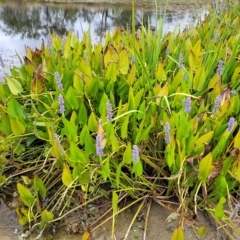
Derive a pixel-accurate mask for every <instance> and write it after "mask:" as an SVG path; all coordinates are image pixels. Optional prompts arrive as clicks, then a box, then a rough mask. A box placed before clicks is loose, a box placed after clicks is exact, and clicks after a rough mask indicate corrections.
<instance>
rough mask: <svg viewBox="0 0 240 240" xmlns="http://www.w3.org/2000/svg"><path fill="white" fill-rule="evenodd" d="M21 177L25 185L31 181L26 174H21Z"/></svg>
mask: <svg viewBox="0 0 240 240" xmlns="http://www.w3.org/2000/svg"><path fill="white" fill-rule="evenodd" d="M21 178H22V180H23V182H24V184H26V185H30V184H31V183H32V180H31V179H30V178H29V177H28V176H23V175H22V176H21Z"/></svg>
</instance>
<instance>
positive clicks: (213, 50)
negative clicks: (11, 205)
mask: <svg viewBox="0 0 240 240" xmlns="http://www.w3.org/2000/svg"><path fill="white" fill-rule="evenodd" d="M239 10H240V7H239V5H236V6H234V7H232V8H231V10H229V11H221V12H219V11H216V12H212V13H211V15H210V16H209V17H207V18H206V20H205V21H204V22H201V23H199V24H198V25H197V26H196V28H193V29H189V30H186V31H184V32H183V33H176V32H173V33H172V34H167V35H163V34H162V31H161V26H160V28H157V30H156V32H155V33H153V32H152V31H151V30H150V29H146V28H145V27H144V26H142V28H141V30H140V29H139V30H138V34H137V35H136V29H135V24H134V10H133V24H132V31H130V32H128V31H124V32H122V31H120V29H119V28H118V29H116V30H115V31H114V32H113V33H112V34H110V33H108V34H107V35H106V39H105V42H104V43H103V44H100V43H98V44H96V45H92V43H91V38H90V34H89V32H87V33H85V35H84V37H83V39H80V40H79V39H78V37H77V36H76V34H73V33H72V32H71V31H70V32H69V34H68V36H67V37H66V40H65V43H64V44H63V42H62V41H63V40H62V39H61V38H60V37H58V36H56V35H54V34H53V35H51V36H49V37H50V39H49V40H48V46H45V44H44V42H43V43H42V45H41V48H40V49H36V50H32V49H30V48H27V49H26V56H25V58H24V62H23V63H22V66H21V67H13V68H12V70H11V76H6V77H5V80H6V81H5V83H1V84H0V133H1V134H0V141H1V146H0V149H1V162H0V164H1V166H2V168H1V172H0V184H1V186H4V185H9V184H11V185H12V186H13V189H14V188H16V189H17V191H18V194H19V201H20V203H21V204H20V206H19V207H18V208H17V209H16V212H17V214H18V217H19V222H20V223H21V224H22V225H26V224H28V226H30V227H31V228H33V229H34V228H35V227H39V228H40V229H42V231H43V230H44V229H45V228H46V227H47V226H48V225H50V224H52V223H54V222H56V221H59V220H61V219H62V218H64V217H66V216H67V215H68V214H69V213H71V212H73V211H74V210H75V211H76V210H78V209H81V208H83V207H85V206H87V205H89V204H90V203H94V201H96V200H97V199H98V201H100V200H101V199H102V198H104V197H105V198H106V199H107V200H108V201H109V198H111V200H112V201H109V202H110V204H111V207H112V208H111V209H112V212H113V215H112V219H113V233H112V235H114V221H115V217H116V215H117V214H118V213H119V212H120V211H121V210H119V207H120V204H119V203H120V202H121V201H123V200H124V199H126V197H131V198H132V199H133V202H138V201H142V204H141V205H140V207H139V209H140V208H141V207H143V205H144V202H145V201H146V200H147V199H148V200H152V201H155V202H157V203H158V204H161V205H164V204H165V203H163V202H161V195H160V192H161V194H165V196H164V197H165V201H167V198H169V199H170V198H171V196H172V195H175V196H177V197H178V198H179V209H178V214H179V216H180V218H179V222H180V225H179V227H178V228H177V229H176V230H175V231H174V233H173V237H172V239H183V230H182V224H183V221H184V218H185V216H187V215H189V214H188V213H189V210H191V212H193V213H194V215H195V216H197V214H198V209H199V208H200V209H205V210H206V211H208V212H209V214H212V215H213V216H214V218H215V219H216V221H217V222H218V223H219V224H223V223H222V222H224V224H227V225H228V226H230V227H232V229H234V231H236V232H238V233H239V230H237V228H236V227H235V225H234V222H233V221H232V220H231V219H233V217H232V215H230V214H228V213H227V212H225V211H224V210H223V209H224V205H225V203H226V201H227V199H230V200H229V204H230V205H231V198H232V199H233V197H234V194H236V193H237V194H239V192H238V191H239V190H238V188H237V186H238V185H239V181H240V169H239V149H240V141H239V138H240V129H239V121H240V114H239V112H240V97H239V90H240V85H239V82H240V81H239V72H240V66H239V61H238V59H239V57H238V55H239V48H238V46H239V42H240V37H239V33H238V26H239V21H240V18H239ZM226 20H228V21H231V26H232V27H231V28H229V27H227V25H226V24H227V21H226ZM215 31H217V32H218V33H220V39H219V41H215V42H214V41H212V38H213V37H214V34H215ZM50 43H51V44H50ZM226 53H227V54H226ZM183 62H184V64H183ZM233 93H234V94H233ZM183 105H184V107H183ZM19 176H21V178H20V177H19ZM16 181H17V182H18V183H17V185H15V182H16ZM109 186H110V187H109ZM109 188H110V189H109ZM162 189H163V190H164V191H162ZM231 194H232V195H231ZM78 196H82V197H81V199H80V200H79V197H78ZM76 203H77V204H76ZM73 206H74V207H73ZM139 211H140V210H139ZM232 212H234V211H232ZM235 212H236V211H235ZM220 221H221V222H220ZM100 224H101V223H100ZM90 226H91V229H92V230H94V228H96V227H97V224H96V223H95V225H91V223H90ZM126 235H127V234H126ZM179 236H180V237H179ZM126 238H127V236H126Z"/></svg>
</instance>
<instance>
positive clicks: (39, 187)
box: [33, 175, 47, 198]
mask: <svg viewBox="0 0 240 240" xmlns="http://www.w3.org/2000/svg"><path fill="white" fill-rule="evenodd" d="M33 189H34V191H35V193H37V192H39V194H40V196H41V197H42V198H45V197H46V194H47V189H46V187H45V185H44V183H43V181H42V179H41V178H39V177H38V176H37V175H35V176H34V179H33Z"/></svg>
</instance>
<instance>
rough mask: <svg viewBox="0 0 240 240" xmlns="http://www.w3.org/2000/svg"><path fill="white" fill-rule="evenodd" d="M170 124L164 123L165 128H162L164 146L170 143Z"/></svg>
mask: <svg viewBox="0 0 240 240" xmlns="http://www.w3.org/2000/svg"><path fill="white" fill-rule="evenodd" d="M170 130H171V127H170V124H169V122H166V124H165V126H164V139H165V142H166V144H170V143H171V136H170Z"/></svg>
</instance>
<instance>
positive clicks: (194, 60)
mask: <svg viewBox="0 0 240 240" xmlns="http://www.w3.org/2000/svg"><path fill="white" fill-rule="evenodd" d="M201 64H202V47H201V40H200V39H199V40H198V41H197V42H196V44H195V45H194V46H193V48H192V49H191V50H190V53H189V65H190V67H191V68H193V69H198V68H199V67H200V66H201Z"/></svg>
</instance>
